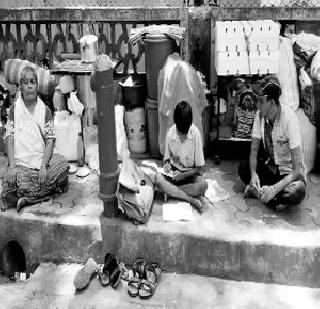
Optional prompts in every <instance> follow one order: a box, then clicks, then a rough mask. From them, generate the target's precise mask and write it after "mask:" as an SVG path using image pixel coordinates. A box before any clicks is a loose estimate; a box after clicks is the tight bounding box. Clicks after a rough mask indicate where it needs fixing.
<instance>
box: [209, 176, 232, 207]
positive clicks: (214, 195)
mask: <svg viewBox="0 0 320 309" xmlns="http://www.w3.org/2000/svg"><path fill="white" fill-rule="evenodd" d="M207 182H208V189H207V191H206V193H205V197H207V198H208V199H209V200H210V201H211V202H213V203H214V202H217V201H224V200H226V199H228V198H229V197H230V195H229V193H228V192H227V191H226V190H225V189H223V188H222V187H221V186H220V185H219V184H218V183H217V181H216V180H214V179H207Z"/></svg>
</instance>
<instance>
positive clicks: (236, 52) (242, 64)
mask: <svg viewBox="0 0 320 309" xmlns="http://www.w3.org/2000/svg"><path fill="white" fill-rule="evenodd" d="M279 34H280V25H279V24H278V23H276V22H274V21H272V20H256V21H223V22H220V21H218V22H216V26H215V67H216V70H217V74H218V75H220V76H226V75H251V74H271V73H277V72H278V69H279Z"/></svg>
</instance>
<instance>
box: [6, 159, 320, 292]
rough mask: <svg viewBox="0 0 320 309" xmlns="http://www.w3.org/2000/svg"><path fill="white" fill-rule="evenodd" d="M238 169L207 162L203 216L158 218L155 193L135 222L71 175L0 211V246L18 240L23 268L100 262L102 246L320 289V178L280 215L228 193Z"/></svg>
mask: <svg viewBox="0 0 320 309" xmlns="http://www.w3.org/2000/svg"><path fill="white" fill-rule="evenodd" d="M236 167H237V165H236V164H234V165H232V166H231V165H230V166H223V165H221V166H219V167H212V165H209V166H208V167H207V171H208V172H207V173H206V174H205V177H208V179H214V180H215V182H216V183H217V184H219V185H220V186H221V188H220V191H219V192H220V193H219V192H218V191H217V192H218V193H217V195H216V199H217V201H215V202H214V204H213V205H210V207H208V209H207V210H206V212H205V213H204V214H203V215H202V216H200V215H199V214H197V213H194V220H193V221H192V222H164V221H163V218H162V204H163V201H162V199H160V198H158V195H157V194H156V195H155V196H156V199H155V201H154V205H153V210H152V216H151V217H150V220H149V221H148V223H147V224H145V225H139V226H136V225H134V224H133V223H132V222H130V221H128V220H127V219H125V218H123V217H118V218H112V219H110V218H105V217H103V216H102V211H103V205H102V203H101V201H99V199H98V197H97V195H98V194H97V190H98V176H97V175H96V174H94V173H91V174H90V175H89V176H88V177H87V178H86V179H78V178H76V177H75V176H71V177H70V190H69V192H68V193H67V194H62V195H61V196H57V197H55V198H54V200H53V201H50V202H47V203H42V204H38V205H34V206H32V207H26V208H25V209H23V210H22V212H21V213H20V214H17V213H16V211H15V210H14V209H13V210H9V211H7V212H4V213H0V250H2V248H3V246H4V245H5V244H6V243H7V242H8V241H9V240H11V239H15V240H16V241H18V242H19V244H20V246H21V247H22V248H23V250H24V251H25V254H26V262H27V265H28V268H29V270H32V269H34V266H35V265H38V264H39V263H40V262H42V261H55V262H77V263H78V262H85V261H86V260H87V259H88V257H93V258H95V259H96V261H97V262H102V261H103V256H104V253H105V252H114V253H115V254H117V255H118V257H119V260H121V261H123V262H125V263H126V264H133V262H134V261H135V259H136V258H137V257H141V256H143V257H145V258H146V259H147V260H148V261H149V262H152V261H156V262H159V263H160V264H161V265H162V267H163V269H165V270H169V271H173V272H180V273H194V274H201V275H206V276H214V277H219V278H224V279H233V280H238V281H239V280H245V281H255V282H264V283H279V284H285V285H300V286H309V287H320V242H319V239H320V228H319V226H320V219H319V218H320V203H319V192H318V191H319V190H318V188H319V183H320V177H316V176H313V177H312V179H311V178H310V180H312V182H311V181H310V184H309V185H308V191H309V197H308V199H307V200H306V201H305V202H304V203H303V204H302V205H301V206H300V208H299V209H300V211H299V212H298V213H296V214H295V213H293V214H288V215H287V216H285V215H284V214H276V213H274V212H273V211H272V210H270V209H267V208H266V207H265V206H263V205H261V204H259V203H258V202H257V200H247V201H245V200H244V199H243V198H242V195H241V194H235V193H233V192H232V185H233V181H234V179H233V176H232V175H234V170H236ZM226 193H227V195H226Z"/></svg>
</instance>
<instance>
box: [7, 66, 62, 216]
mask: <svg viewBox="0 0 320 309" xmlns="http://www.w3.org/2000/svg"><path fill="white" fill-rule="evenodd" d="M20 86H21V96H19V97H18V98H17V100H16V102H15V103H14V105H12V106H11V108H10V111H9V116H8V121H7V126H6V141H7V153H8V168H7V172H6V174H5V175H4V178H3V182H2V186H3V189H2V192H1V198H2V202H3V204H2V206H1V209H2V210H3V211H4V210H6V209H7V208H11V207H16V208H17V211H19V210H20V209H21V208H22V207H24V206H26V205H31V204H35V203H39V202H41V201H43V200H45V199H46V198H47V196H48V195H50V194H52V193H53V192H56V191H66V190H67V189H68V162H67V160H66V159H65V158H64V157H63V156H61V155H59V154H53V147H54V141H55V134H54V125H53V119H52V115H51V111H50V110H49V108H48V107H46V106H45V105H44V103H43V102H42V101H41V100H40V98H39V97H38V93H37V88H38V76H37V73H36V71H35V70H34V69H33V68H31V67H25V68H24V69H23V70H22V71H21V78H20Z"/></svg>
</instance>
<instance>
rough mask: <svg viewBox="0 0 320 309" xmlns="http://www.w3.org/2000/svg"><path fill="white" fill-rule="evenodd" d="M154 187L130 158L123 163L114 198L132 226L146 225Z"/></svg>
mask: <svg viewBox="0 0 320 309" xmlns="http://www.w3.org/2000/svg"><path fill="white" fill-rule="evenodd" d="M153 194H154V185H153V182H152V181H151V179H150V177H149V176H148V175H147V174H146V173H144V172H143V171H142V169H141V168H140V167H139V166H138V165H136V164H135V163H134V162H133V161H132V160H131V159H130V158H128V157H127V158H126V159H125V160H124V161H123V165H122V167H121V172H120V175H119V184H118V189H117V193H116V196H117V198H118V201H119V203H118V207H119V209H120V210H121V211H122V213H124V214H125V215H126V216H127V217H128V218H129V219H131V220H132V221H133V223H134V224H142V223H146V222H147V220H148V219H149V216H150V211H151V206H152V201H153Z"/></svg>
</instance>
